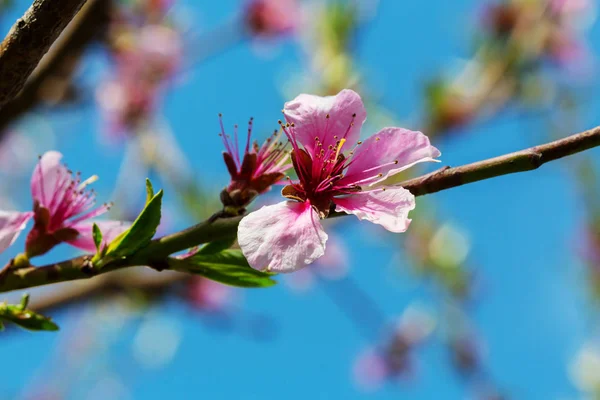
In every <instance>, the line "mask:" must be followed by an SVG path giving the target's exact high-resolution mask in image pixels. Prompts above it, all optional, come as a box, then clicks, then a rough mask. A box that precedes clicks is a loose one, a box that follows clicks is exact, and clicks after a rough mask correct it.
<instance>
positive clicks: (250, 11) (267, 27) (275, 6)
mask: <svg viewBox="0 0 600 400" xmlns="http://www.w3.org/2000/svg"><path fill="white" fill-rule="evenodd" d="M299 15H300V5H299V4H298V1H297V0H250V1H248V3H247V4H246V5H245V8H244V20H245V22H246V26H247V27H248V30H249V31H250V33H252V34H253V35H256V36H259V37H273V36H280V35H283V34H286V33H289V32H291V31H293V30H294V29H295V28H296V26H297V23H298V19H299Z"/></svg>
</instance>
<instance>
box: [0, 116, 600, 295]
mask: <svg viewBox="0 0 600 400" xmlns="http://www.w3.org/2000/svg"><path fill="white" fill-rule="evenodd" d="M596 146H600V126H599V127H596V128H594V129H591V130H589V131H585V132H582V133H578V134H575V135H572V136H569V137H567V138H564V139H560V140H556V141H554V142H550V143H547V144H544V145H540V146H535V147H532V148H529V149H525V150H521V151H518V152H515V153H511V154H506V155H503V156H500V157H495V158H490V159H487V160H483V161H479V162H475V163H472V164H467V165H463V166H460V167H456V168H449V167H446V168H442V169H441V170H439V171H436V172H433V173H431V174H429V175H425V176H422V177H418V178H414V179H411V180H409V181H406V182H404V183H403V184H401V186H403V187H405V188H407V189H408V190H410V191H411V192H412V193H413V194H414V195H415V196H422V195H425V194H429V193H435V192H439V191H441V190H446V189H450V188H453V187H457V186H461V185H465V184H468V183H472V182H477V181H481V180H484V179H490V178H493V177H497V176H502V175H507V174H512V173H516V172H524V171H530V170H534V169H537V168H539V167H540V166H541V165H543V164H545V163H547V162H550V161H553V160H557V159H559V158H562V157H567V156H569V155H572V154H575V153H578V152H581V151H584V150H587V149H590V148H593V147H596ZM240 220H241V217H234V218H223V219H218V220H216V221H205V222H203V223H200V224H198V225H195V226H192V227H190V228H188V229H186V230H183V231H181V232H177V233H174V234H172V235H168V236H164V237H162V238H159V239H155V240H153V241H152V242H151V244H150V245H148V246H147V247H145V248H144V249H143V250H142V251H140V252H139V253H138V254H135V256H134V257H132V258H130V259H124V260H118V261H116V262H112V263H108V264H106V265H105V266H104V267H103V268H102V269H101V270H99V271H98V270H95V271H92V272H93V273H90V271H89V270H87V269H85V268H82V267H83V266H84V263H85V260H86V259H89V258H90V257H91V256H89V255H88V256H82V257H77V258H74V259H71V260H67V261H62V262H59V263H56V264H50V265H46V266H43V267H30V268H22V269H18V270H14V271H10V272H9V273H7V274H6V275H5V276H4V277H3V278H2V280H0V292H8V291H11V290H18V289H25V288H30V287H35V286H41V285H47V284H51V283H58V282H66V281H71V280H78V279H87V278H90V277H92V276H95V275H99V274H104V273H106V272H111V271H116V270H120V269H124V268H130V267H133V266H139V265H153V264H155V263H162V264H165V262H164V260H165V258H166V257H168V256H169V255H170V254H172V253H175V252H178V251H181V250H185V249H188V248H191V247H193V246H196V245H198V244H202V243H207V242H210V241H215V240H224V239H227V238H232V237H235V235H236V233H237V226H238V224H239V221H240Z"/></svg>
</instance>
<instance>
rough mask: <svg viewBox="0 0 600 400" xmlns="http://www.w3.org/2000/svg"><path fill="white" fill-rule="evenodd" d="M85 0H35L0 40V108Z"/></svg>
mask: <svg viewBox="0 0 600 400" xmlns="http://www.w3.org/2000/svg"><path fill="white" fill-rule="evenodd" d="M84 3H85V0H35V1H34V2H33V4H32V5H31V7H29V9H28V10H27V11H26V12H25V14H24V15H23V16H22V17H21V18H19V20H18V21H17V22H16V23H15V24H14V25H13V27H12V28H11V30H10V31H9V32H8V34H7V35H6V37H5V38H4V41H2V44H0V109H1V108H2V107H3V106H4V105H5V104H6V103H8V102H9V101H10V100H12V99H13V98H14V97H15V96H16V95H17V93H19V91H20V90H21V89H22V88H23V86H24V85H25V81H26V80H27V78H28V77H29V75H30V74H31V73H32V72H33V70H34V69H35V67H36V66H37V65H38V63H39V62H40V60H41V59H42V57H43V56H44V54H46V52H47V51H48V49H50V46H51V45H52V43H54V41H55V40H56V38H58V35H60V33H61V32H62V31H63V29H64V28H65V27H66V26H67V24H68V23H69V22H70V21H71V20H72V19H73V17H74V16H75V14H77V12H78V11H79V9H80V8H81V7H82V6H83V4H84Z"/></svg>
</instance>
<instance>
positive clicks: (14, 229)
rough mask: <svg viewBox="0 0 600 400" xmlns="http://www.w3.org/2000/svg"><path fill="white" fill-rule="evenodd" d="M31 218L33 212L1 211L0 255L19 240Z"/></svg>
mask: <svg viewBox="0 0 600 400" xmlns="http://www.w3.org/2000/svg"><path fill="white" fill-rule="evenodd" d="M31 217H33V213H32V212H24V213H22V212H17V211H0V253H2V252H3V251H4V250H6V249H7V248H8V247H10V246H11V245H12V244H13V243H14V242H15V240H17V237H18V236H19V234H20V233H21V231H22V230H23V229H25V225H27V221H29V219H30V218H31Z"/></svg>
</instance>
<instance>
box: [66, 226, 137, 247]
mask: <svg viewBox="0 0 600 400" xmlns="http://www.w3.org/2000/svg"><path fill="white" fill-rule="evenodd" d="M94 223H95V224H96V225H98V228H100V232H102V244H103V245H107V244H108V243H110V242H112V241H113V240H114V239H115V238H116V237H117V236H118V235H120V234H121V233H122V232H124V231H125V230H127V229H129V227H130V226H131V224H130V223H129V222H123V221H84V222H80V223H78V224H74V225H72V226H69V228H72V229H75V230H76V231H77V232H79V235H78V236H77V237H76V238H75V239H73V240H69V241H68V242H67V243H69V244H70V245H71V246H75V247H77V248H79V249H82V250H85V251H89V252H95V251H96V245H95V244H94V238H93V236H92V227H93V225H94Z"/></svg>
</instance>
